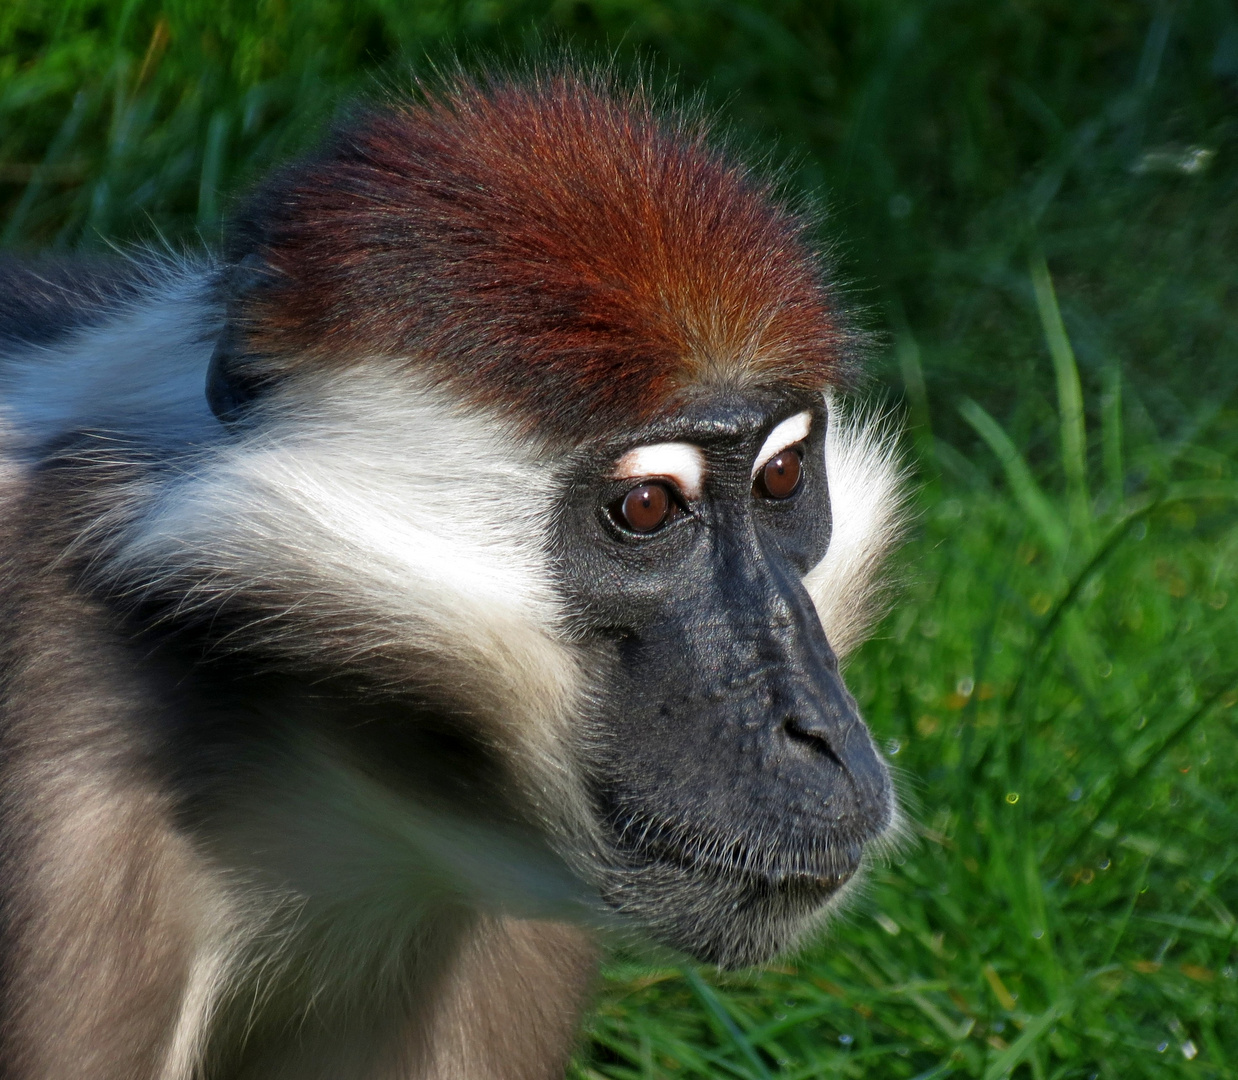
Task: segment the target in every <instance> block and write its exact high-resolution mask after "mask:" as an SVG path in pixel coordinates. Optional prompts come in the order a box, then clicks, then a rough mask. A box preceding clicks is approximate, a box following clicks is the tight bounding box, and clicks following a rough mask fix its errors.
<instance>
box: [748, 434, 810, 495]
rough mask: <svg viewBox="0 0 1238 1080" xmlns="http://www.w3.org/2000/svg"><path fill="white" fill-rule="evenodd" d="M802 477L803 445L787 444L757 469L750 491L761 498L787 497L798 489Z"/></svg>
mask: <svg viewBox="0 0 1238 1080" xmlns="http://www.w3.org/2000/svg"><path fill="white" fill-rule="evenodd" d="M803 477H804V450H803V447H800V446H788V447H787V448H786V449H785V450H780V451H779V452H778V453H777V454H775V455H774V456H773V457H772V458H770V459H769V461H767V462H766V463H765V464H764V465H762V466H761V467H760V468H759V469H758V470H757V475H756V478H755V479H754V480H753V482H752V491H753V494H755V495H758V496H760V497H761V498H763V499H789V498H791V496H792V495H794V494H795V493H796V492H797V491H798V490H799V487H800V481H801V480H802V479H803Z"/></svg>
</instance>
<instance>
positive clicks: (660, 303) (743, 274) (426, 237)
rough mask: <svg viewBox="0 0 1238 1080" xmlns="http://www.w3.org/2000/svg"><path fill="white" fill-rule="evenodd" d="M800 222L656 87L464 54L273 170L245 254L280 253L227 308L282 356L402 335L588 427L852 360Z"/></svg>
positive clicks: (386, 344) (505, 392)
mask: <svg viewBox="0 0 1238 1080" xmlns="http://www.w3.org/2000/svg"><path fill="white" fill-rule="evenodd" d="M806 233H807V223H806V222H805V220H804V219H803V218H801V217H800V216H799V215H797V214H796V213H794V212H792V211H791V210H789V209H788V208H787V207H786V206H785V205H784V204H783V203H782V202H781V201H780V200H779V199H778V198H777V197H776V196H775V194H774V192H773V191H772V189H771V186H770V185H769V184H768V183H767V182H765V181H763V180H761V179H759V178H756V177H754V176H753V175H752V174H751V173H750V172H748V171H747V170H746V169H745V168H743V167H742V166H740V165H739V164H737V163H736V162H734V161H732V160H730V159H729V158H728V157H726V156H725V155H724V154H723V153H721V152H719V151H718V150H716V149H714V148H712V147H711V146H710V145H709V144H708V143H707V142H706V137H705V132H704V130H703V128H702V126H701V125H700V124H699V123H697V122H694V121H690V120H686V119H683V118H682V117H680V116H678V115H670V116H663V115H659V114H658V113H657V112H656V110H655V107H654V105H653V103H652V102H651V101H650V99H649V97H648V96H647V94H646V93H645V92H644V91H643V90H641V89H635V90H631V89H628V90H620V89H616V88H615V86H614V85H613V84H612V83H611V81H610V80H609V79H608V78H607V77H605V76H603V75H581V74H574V73H563V72H559V73H555V74H548V75H543V76H541V77H537V78H527V79H515V78H500V77H493V78H490V79H488V80H480V81H474V80H469V79H465V78H463V77H461V78H457V79H455V80H454V81H452V82H451V83H450V85H449V86H448V87H447V89H445V90H443V91H439V92H436V93H430V94H427V95H426V96H425V100H424V101H422V102H418V103H405V104H402V105H399V106H397V107H395V108H391V109H388V110H382V111H375V112H371V113H369V114H367V115H365V116H363V117H361V118H360V120H359V121H357V122H354V123H353V124H351V125H349V126H348V127H347V128H346V129H344V130H343V131H342V132H341V133H339V134H337V136H336V137H335V138H334V139H333V140H332V141H331V142H330V143H329V145H328V146H327V147H326V149H325V150H324V151H323V152H321V153H320V154H319V155H318V156H316V157H313V158H311V159H310V160H308V161H306V162H304V163H301V164H299V165H297V166H295V167H293V168H291V169H289V170H287V171H285V172H284V173H282V174H280V175H278V176H277V177H276V178H275V179H274V180H273V181H272V182H271V183H270V184H268V185H267V186H266V188H265V189H264V190H263V191H261V192H260V193H259V195H258V197H257V198H256V199H255V200H254V202H253V203H252V204H251V207H250V209H249V211H248V213H247V214H246V215H244V216H243V218H242V220H241V222H240V223H239V225H238V229H237V232H236V234H235V238H234V243H233V255H234V257H238V258H239V257H241V256H244V255H247V254H248V255H251V256H253V255H257V256H258V259H259V261H260V264H261V265H264V266H265V267H266V268H267V272H266V273H265V274H263V275H262V281H263V284H262V285H260V286H259V287H257V288H253V289H251V290H248V291H247V292H246V293H245V294H244V295H243V296H241V297H239V298H237V303H236V304H235V306H234V314H238V315H239V317H240V343H241V345H242V348H243V350H244V352H245V353H246V354H247V355H248V356H249V357H251V358H252V360H253V362H254V363H256V364H258V365H259V367H260V368H261V369H262V370H264V371H265V372H267V373H279V372H283V371H287V370H288V369H289V368H291V367H295V366H299V365H302V364H307V363H313V364H342V363H349V362H355V361H358V360H361V359H364V358H366V357H372V356H376V355H383V356H390V357H397V358H401V359H406V360H407V361H408V362H409V363H410V364H416V365H418V366H423V367H424V369H425V370H427V371H428V372H430V373H431V374H432V376H433V377H434V378H436V379H438V380H441V381H443V382H446V383H447V384H449V385H451V386H452V387H453V388H455V389H456V391H457V392H460V393H462V394H463V395H464V396H466V397H467V398H469V399H472V400H477V401H482V402H486V403H490V404H499V405H501V406H503V407H505V408H508V409H510V410H511V415H512V417H513V418H514V419H516V420H518V421H522V422H526V423H529V424H532V425H535V426H537V427H540V428H542V429H545V430H548V432H550V433H555V434H559V435H565V436H572V437H575V438H579V437H580V436H582V435H587V433H588V431H589V430H590V428H592V427H594V426H595V425H596V424H598V423H599V422H600V423H602V424H605V425H607V426H608V427H609V426H612V425H616V424H618V425H627V424H634V423H639V422H642V421H643V420H646V419H648V418H649V417H650V416H652V415H653V414H654V413H656V412H658V411H661V410H665V409H667V408H670V407H673V404H674V401H675V400H676V398H677V396H679V395H681V394H682V393H683V392H684V391H685V389H687V388H688V387H691V386H693V385H695V384H700V383H718V384H724V385H725V384H734V385H749V384H752V383H753V382H764V381H776V382H780V383H784V384H790V385H792V386H795V387H797V388H802V389H818V388H822V387H824V386H826V385H829V384H831V383H837V382H839V381H842V380H843V379H844V378H845V377H846V375H847V366H848V363H849V354H850V345H851V343H852V340H853V339H852V335H851V334H850V333H849V331H848V329H847V326H846V322H845V320H844V318H843V317H842V313H841V312H840V310H839V308H838V305H837V302H836V301H835V299H834V298H833V296H832V295H831V293H830V291H829V289H828V288H827V287H826V285H825V282H824V281H823V280H822V273H823V271H822V267H821V265H820V263H819V260H818V258H817V256H816V255H815V253H814V252H813V250H812V247H811V245H810V242H809V240H808V238H807V235H806ZM250 262H251V263H252V262H253V259H252V257H251V259H250Z"/></svg>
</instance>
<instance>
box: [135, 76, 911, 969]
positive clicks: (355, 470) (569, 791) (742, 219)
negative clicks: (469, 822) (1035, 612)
mask: <svg viewBox="0 0 1238 1080" xmlns="http://www.w3.org/2000/svg"><path fill="white" fill-rule="evenodd" d="M220 289H221V293H222V303H223V305H224V308H225V309H226V315H225V325H224V330H223V332H222V334H221V335H220V337H219V339H218V345H217V347H216V350H215V355H214V359H213V362H212V369H211V374H210V382H209V396H210V400H211V403H212V407H213V409H214V411H215V412H216V414H217V415H218V416H219V417H220V418H221V420H222V421H223V423H224V426H225V428H226V429H227V430H228V431H230V432H232V435H231V436H230V438H231V439H232V440H233V441H232V442H231V443H230V444H229V445H230V447H231V449H229V450H228V451H227V452H226V453H225V455H224V456H222V457H221V458H220V459H219V460H220V461H221V462H224V464H220V465H218V466H212V467H213V468H216V474H215V476H214V477H213V478H212V479H211V480H210V481H209V483H210V484H212V485H213V487H212V488H211V490H212V491H214V492H216V493H218V492H221V491H225V490H226V491H227V495H226V496H220V495H217V496H216V497H215V498H214V499H213V501H211V502H210V505H209V507H208V509H207V510H203V511H202V512H201V514H199V515H198V517H197V518H195V520H196V521H197V524H196V525H195V524H186V514H187V511H186V510H185V508H184V501H182V504H179V505H178V509H177V513H179V514H180V517H179V518H176V519H175V520H174V521H172V520H170V519H169V521H165V523H164V525H163V526H162V527H163V532H162V533H161V534H160V535H162V536H165V537H166V536H173V537H174V540H175V546H173V545H172V542H171V541H168V542H167V550H168V551H169V552H172V551H174V552H175V556H176V558H177V559H180V560H182V561H184V560H185V558H186V556H185V552H186V551H187V550H189V549H190V548H192V547H194V545H195V544H196V545H197V547H198V548H199V549H200V550H201V551H202V552H203V553H204V554H203V555H202V562H203V565H204V566H209V570H210V574H211V575H212V576H211V579H210V580H211V583H212V587H213V588H214V589H215V591H216V593H217V595H218V596H226V597H227V603H230V604H233V605H239V607H237V610H239V611H240V612H241V613H242V616H243V618H251V617H252V625H253V626H254V627H258V628H260V629H259V630H256V631H255V633H254V635H253V636H252V637H251V638H249V639H246V638H244V636H243V635H242V636H240V637H234V640H247V641H249V645H248V646H247V647H252V648H270V649H275V650H277V651H278V650H288V649H292V648H294V646H292V645H289V644H288V643H289V642H290V641H294V642H295V641H298V640H300V638H299V637H298V634H297V632H296V631H282V632H280V633H276V632H274V631H272V630H271V627H272V626H275V625H286V624H287V623H288V620H295V619H301V620H302V621H303V624H304V625H305V626H308V627H309V628H310V629H309V630H308V631H307V632H305V633H303V634H301V638H304V639H305V640H307V641H308V642H309V644H308V645H307V646H305V651H306V652H307V653H309V652H312V651H313V650H317V655H333V656H337V657H338V658H339V662H340V663H341V664H344V665H351V666H352V667H353V668H357V667H359V666H360V667H363V666H365V665H370V666H371V668H372V669H374V670H378V669H379V668H380V667H381V670H382V673H383V674H382V675H381V677H380V678H378V679H377V682H380V683H381V684H382V686H383V687H384V693H388V694H391V693H395V692H397V691H393V690H392V687H396V688H399V687H401V686H407V687H409V688H411V690H410V693H411V694H412V696H413V697H415V698H417V699H418V700H420V701H421V702H423V703H426V702H428V703H430V704H429V705H428V706H427V707H426V709H422V710H421V711H420V712H418V713H417V714H416V715H417V716H420V717H424V714H425V712H426V711H427V710H428V711H429V712H432V713H433V712H436V711H437V713H438V714H441V715H448V716H451V717H456V718H461V717H463V718H465V719H464V720H453V721H452V723H457V722H458V723H459V724H460V726H461V728H462V729H466V730H467V731H468V732H469V733H470V734H469V738H470V739H472V740H473V741H474V742H475V744H476V745H477V746H478V747H480V748H482V749H483V750H487V751H488V752H490V753H491V754H493V755H495V756H497V757H498V758H499V759H501V760H502V762H504V765H503V768H502V769H501V770H500V773H501V778H500V779H499V780H496V781H494V783H495V784H496V785H497V786H500V787H504V788H505V790H506V791H507V792H508V797H507V801H506V802H505V803H504V805H505V806H506V807H507V810H505V811H504V812H505V813H510V814H511V815H512V818H513V820H516V819H519V820H523V821H525V822H534V823H535V824H536V827H537V828H538V829H540V830H541V831H542V832H543V833H544V834H546V835H548V836H549V838H550V844H551V846H552V847H553V848H554V850H556V851H557V852H559V854H560V855H561V856H562V857H563V858H564V859H565V861H566V862H567V863H568V864H569V865H570V866H572V867H573V869H574V870H575V872H576V873H577V874H578V875H579V876H580V877H581V878H583V879H584V880H586V881H587V882H588V884H589V886H590V887H591V888H592V889H593V890H594V893H595V895H598V896H600V897H601V898H602V900H603V901H604V902H605V904H606V905H608V906H609V907H610V908H611V909H613V910H616V911H618V912H621V913H623V914H624V915H627V916H630V917H631V918H632V919H634V920H636V921H637V922H638V923H639V924H640V925H642V926H644V927H647V928H649V929H650V930H651V931H652V933H653V934H654V936H655V937H657V938H658V939H659V940H662V941H664V942H666V943H669V944H672V945H674V946H677V947H679V948H682V949H684V950H686V951H687V952H689V953H691V954H693V955H695V956H697V957H700V958H702V959H707V960H711V961H715V962H717V963H720V964H726V965H735V964H744V963H751V962H756V961H760V960H763V959H766V958H768V957H770V956H771V955H772V954H773V953H775V952H776V951H777V950H779V949H781V948H784V947H786V946H787V945H789V944H791V943H793V942H794V941H795V940H796V939H797V937H798V936H799V935H800V934H801V933H802V932H803V931H804V930H805V929H806V928H808V927H810V926H811V925H813V923H814V921H815V920H816V919H817V918H818V916H819V915H820V914H821V912H822V911H824V910H825V909H826V908H827V907H828V905H829V904H830V902H831V900H832V899H833V898H835V897H837V896H838V895H839V894H840V892H841V891H842V890H844V889H845V887H846V885H847V883H848V881H849V880H851V879H852V877H853V875H855V874H856V872H857V871H858V870H859V869H860V867H861V864H862V863H863V861H864V858H865V852H866V849H867V848H868V847H869V846H870V845H871V844H872V842H873V841H874V840H876V839H878V838H879V837H881V836H882V835H883V833H885V832H886V831H887V830H889V829H890V827H891V823H892V820H893V817H894V814H895V809H894V801H893V797H892V793H891V785H890V780H889V776H888V774H887V770H886V767H885V765H884V764H883V762H882V760H881V757H880V755H879V754H878V753H877V752H876V751H875V749H874V746H873V742H872V740H871V738H870V737H869V734H868V731H867V729H866V728H865V725H864V723H863V721H862V720H861V718H860V716H859V713H858V711H857V708H856V704H855V701H854V699H853V698H852V697H851V695H850V694H849V693H848V692H847V689H846V687H845V686H844V684H843V681H842V678H841V676H840V673H839V663H838V656H839V654H840V653H843V652H845V651H847V650H849V649H850V648H852V647H853V646H854V644H855V643H856V642H857V641H858V639H859V637H860V636H861V634H862V632H863V630H864V628H865V626H866V623H867V621H868V619H869V618H870V616H871V612H870V610H869V609H870V607H871V605H870V604H869V602H868V601H869V599H870V598H871V596H872V595H873V588H874V572H875V568H876V565H877V563H878V562H879V561H880V558H881V556H882V555H883V554H884V551H885V549H886V547H887V546H888V544H889V543H890V541H891V539H892V536H893V533H894V531H895V520H896V518H895V508H896V504H897V501H898V500H897V487H898V481H897V468H896V467H895V466H894V465H893V464H892V459H891V456H890V452H889V450H888V449H886V448H885V447H884V446H883V445H882V444H881V443H880V440H879V439H877V438H876V437H875V436H874V435H873V434H872V432H871V431H869V432H867V433H865V432H864V431H862V430H860V429H858V428H857V427H856V426H855V425H848V423H847V422H846V418H845V416H844V415H843V414H842V412H841V411H839V409H838V408H837V406H836V400H837V396H836V394H835V391H837V390H840V389H845V387H846V386H847V384H848V383H849V382H850V381H851V380H852V379H853V377H854V375H855V373H856V366H857V360H856V353H857V340H858V339H857V335H856V333H855V332H854V331H853V330H852V329H851V327H850V324H849V321H848V319H847V317H846V315H845V313H844V311H843V310H842V308H841V306H840V303H839V300H838V298H837V297H836V295H835V293H834V291H833V289H832V287H831V285H830V283H829V281H828V266H826V265H825V264H824V263H823V261H822V258H821V257H820V255H819V253H818V252H816V251H815V250H814V248H813V244H812V241H811V239H810V227H809V223H808V222H806V220H805V219H804V218H803V217H802V216H801V215H800V214H798V213H797V212H795V211H794V210H792V209H791V208H789V207H788V206H787V205H786V204H785V203H784V202H783V201H782V200H781V199H780V198H779V196H778V195H777V194H776V192H775V191H774V189H772V188H771V186H770V185H769V183H767V182H766V181H764V180H762V179H761V178H759V177H758V176H756V175H754V174H753V173H752V172H750V171H748V170H746V169H745V168H743V167H742V166H740V165H738V164H737V163H735V162H734V161H733V160H732V159H731V158H730V157H728V156H727V155H726V154H725V153H723V152H721V151H719V150H717V149H715V148H714V147H713V146H711V144H710V142H709V141H708V140H707V138H706V133H705V132H704V130H703V129H702V127H701V126H700V125H699V124H698V123H696V122H694V121H691V120H689V119H685V118H684V117H683V116H680V115H678V114H675V113H673V112H671V113H659V112H658V111H657V110H656V109H655V107H654V106H653V105H652V104H651V103H650V101H649V100H648V99H647V97H646V95H645V94H644V93H643V92H641V91H639V90H637V91H630V90H617V89H615V88H614V87H613V86H611V85H610V84H609V83H608V81H607V80H606V79H605V78H604V77H601V76H596V77H595V76H578V75H570V74H561V73H560V74H553V73H552V74H548V75H545V76H543V77H541V78H534V79H524V80H510V81H509V80H505V79H495V80H491V81H486V82H470V81H467V80H463V79H461V80H458V81H456V82H454V83H452V84H451V85H450V86H449V87H448V88H447V89H446V90H444V91H440V92H436V93H431V94H428V95H426V96H425V97H424V98H423V99H422V100H420V101H419V102H418V103H415V104H403V105H398V106H395V107H392V108H388V109H383V110H378V111H375V112H374V113H372V114H369V115H366V116H363V117H361V118H359V119H357V120H355V121H354V122H352V123H350V124H349V125H348V126H347V127H345V128H344V129H342V130H341V132H340V133H339V134H337V135H336V136H335V138H334V139H333V141H331V142H330V143H329V144H328V146H327V147H326V148H325V150H323V151H322V152H320V153H319V154H318V155H317V156H315V157H313V158H311V159H309V160H308V161H306V162H303V163H301V164H299V165H297V166H295V167H293V168H291V169H288V170H286V171H285V172H283V173H281V174H279V175H278V176H276V177H275V178H274V179H273V180H272V181H271V182H270V183H269V184H268V185H267V186H266V187H265V188H264V189H263V190H262V191H260V192H259V194H258V195H257V196H256V197H255V199H254V200H253V201H252V202H251V204H250V205H249V207H248V208H247V210H246V211H245V212H244V213H243V214H242V215H241V218H240V220H239V222H238V224H237V226H236V228H235V230H234V232H233V237H232V241H231V248H230V250H229V253H228V260H227V264H226V265H225V267H224V269H223V271H222V273H221V277H220ZM228 454H230V455H231V456H230V457H229V456H227V455H228ZM206 471H209V470H206ZM238 492H239V493H240V494H238ZM264 515H265V516H266V517H264ZM268 518H269V519H270V520H271V521H275V520H276V519H278V520H280V521H282V522H284V524H282V525H279V526H278V527H276V526H275V525H270V526H269V527H266V526H264V527H259V525H257V524H255V522H256V521H263V520H267V519H268ZM289 519H293V520H295V521H296V522H298V524H297V526H296V528H297V529H298V530H299V535H298V537H297V540H296V543H295V544H294V543H291V542H289V541H286V540H282V539H279V536H280V535H283V534H280V533H279V529H280V528H282V529H284V534H286V533H287V532H288V527H287V524H286V522H287V521H288V520H289ZM220 522H224V524H220ZM145 535H147V536H148V537H149V536H152V535H154V529H153V527H151V526H150V525H149V522H148V523H147V533H146V534H145ZM191 535H192V536H193V537H197V539H191ZM273 536H274V537H276V539H275V540H272V537H273ZM212 538H213V539H212ZM150 542H151V543H153V541H150ZM161 542H162V541H161ZM281 545H282V546H283V547H284V548H288V549H290V550H291V552H292V554H286V555H285V554H281V550H282V549H281ZM156 546H158V545H156ZM235 551H241V552H243V555H241V556H236V565H235V567H233V568H232V569H229V568H228V566H227V565H225V564H226V563H227V559H228V558H229V557H231V556H230V555H228V554H226V553H228V552H235ZM307 551H308V552H310V556H309V557H306V555H305V552H307ZM221 552H225V554H221ZM294 555H295V556H296V559H299V561H296V559H294ZM144 558H145V559H146V565H147V566H149V565H150V562H151V556H150V555H149V554H148V555H147V556H144ZM171 558H172V556H171V555H169V556H168V559H167V561H170V560H171ZM154 560H155V561H156V562H158V555H157V554H156V555H155V556H154ZM242 578H244V579H245V581H246V582H248V583H249V584H238V585H237V586H236V587H235V588H232V589H231V591H229V583H231V582H233V581H237V582H240V581H241V579H242ZM346 579H347V580H346ZM255 580H266V581H269V582H277V583H278V587H276V586H274V585H273V586H272V587H271V589H270V590H269V592H270V594H271V595H273V596H274V597H275V599H270V596H268V599H267V600H266V601H263V602H260V601H258V600H255V599H254V598H255V596H256V595H258V592H260V591H261V590H258V591H255V589H254V588H253V587H252V583H253V582H254V581H255ZM324 582H325V583H324ZM247 590H248V591H247ZM290 592H291V593H292V594H294V595H293V596H292V598H291V599H290V598H289V596H288V594H289V593H290ZM246 596H248V599H245V597H246ZM238 597H240V598H241V599H239V600H238V599H237V598H238ZM324 597H325V598H326V599H324ZM264 602H265V603H266V613H265V614H264V615H263V616H262V617H261V618H259V617H258V616H257V615H255V614H254V612H255V611H256V610H257V609H258V608H259V607H262V604H263V603H264ZM221 603H223V601H221ZM247 605H248V606H247ZM281 620H282V622H281ZM242 621H243V620H242ZM236 623H237V620H236V619H234V620H233V623H232V625H233V626H234V627H235V625H236ZM357 627H363V628H364V633H363V634H362V636H363V639H364V640H363V641H362V642H361V644H360V645H359V644H358V643H357V639H358V634H359V633H361V631H358V630H357V629H356V628H357ZM409 716H410V719H409V720H408V721H407V723H408V724H409V725H415V724H416V723H420V722H421V720H418V719H416V718H414V714H413V713H411V712H410V714H409ZM479 752H480V751H479ZM456 760H457V759H456V758H452V759H451V760H450V761H448V760H447V759H446V758H444V760H443V762H442V763H441V765H440V764H439V763H436V764H435V768H440V767H441V768H442V769H443V770H446V771H448V772H450V770H452V769H454V768H456V765H455V764H453V762H455V761H456ZM479 775H480V774H479ZM496 775H498V774H496ZM476 786H477V785H474V787H476ZM482 786H484V785H482ZM461 790H463V787H462V788H461ZM512 792H515V793H517V794H514V795H513V794H511V793H512ZM412 797H413V798H416V793H415V792H414V793H413V795H412Z"/></svg>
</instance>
